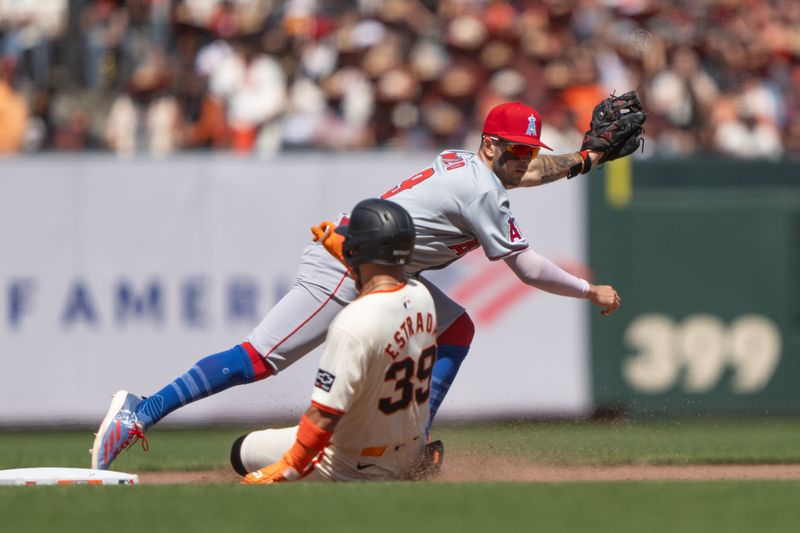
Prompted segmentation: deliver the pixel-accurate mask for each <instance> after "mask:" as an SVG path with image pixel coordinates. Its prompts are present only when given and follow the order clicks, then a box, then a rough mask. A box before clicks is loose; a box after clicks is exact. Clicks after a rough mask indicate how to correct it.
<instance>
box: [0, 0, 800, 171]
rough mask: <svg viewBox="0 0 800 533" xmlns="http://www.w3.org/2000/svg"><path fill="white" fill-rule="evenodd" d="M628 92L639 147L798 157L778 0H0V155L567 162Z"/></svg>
mask: <svg viewBox="0 0 800 533" xmlns="http://www.w3.org/2000/svg"><path fill="white" fill-rule="evenodd" d="M634 88H636V89H638V90H639V91H640V94H641V96H642V99H643V101H644V103H645V106H646V107H647V109H648V110H649V111H651V112H652V115H651V116H650V117H649V119H648V122H647V125H646V144H645V152H644V154H640V155H639V157H649V156H654V155H656V156H659V157H673V156H683V155H693V154H722V155H729V156H734V157H742V158H751V157H764V158H770V159H779V158H782V157H792V156H794V157H800V2H799V1H797V0H674V1H664V0H540V1H534V0H530V1H524V0H440V1H433V0H328V1H322V0H285V1H281V0H0V153H9V152H11V153H13V152H46V151H90V150H113V151H115V152H117V153H119V154H133V153H148V154H153V155H165V154H170V153H173V152H178V151H186V150H197V149H204V150H208V149H214V150H229V151H234V152H240V153H252V154H259V155H271V154H275V153H277V152H279V151H291V150H299V149H309V148H313V149H317V150H353V149H372V148H391V149H408V150H418V149H423V150H433V149H436V148H442V147H451V148H452V147H465V148H468V149H475V148H476V147H477V146H478V140H479V132H480V127H481V124H482V121H483V118H484V116H485V114H486V112H487V110H488V109H489V108H490V107H492V106H493V105H495V104H497V103H500V102H502V101H509V100H521V101H524V102H525V103H528V104H530V105H533V106H535V107H537V108H539V110H540V111H541V113H542V117H543V120H544V123H545V124H544V134H543V140H544V141H545V142H547V143H548V144H550V145H555V147H557V148H558V151H574V150H576V149H577V148H578V147H579V145H580V142H581V138H582V135H583V132H584V130H586V128H587V126H588V121H589V117H590V114H591V110H592V108H593V106H594V105H595V104H596V103H597V102H598V101H599V100H600V99H602V98H603V97H605V96H607V95H608V94H609V93H611V92H612V91H616V92H617V93H621V92H625V91H627V90H630V89H634Z"/></svg>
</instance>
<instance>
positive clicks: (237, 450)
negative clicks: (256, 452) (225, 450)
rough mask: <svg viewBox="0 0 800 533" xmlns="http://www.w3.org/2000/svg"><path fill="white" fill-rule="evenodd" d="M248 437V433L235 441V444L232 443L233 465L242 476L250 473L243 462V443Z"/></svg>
mask: <svg viewBox="0 0 800 533" xmlns="http://www.w3.org/2000/svg"><path fill="white" fill-rule="evenodd" d="M246 438H247V435H246V434H245V435H242V436H240V437H238V438H237V439H236V440H235V441H233V445H231V466H232V467H233V469H234V471H236V473H237V474H239V475H240V476H246V475H247V474H249V472H248V471H247V469H246V468H245V467H244V463H243V462H242V443H243V442H244V439H246Z"/></svg>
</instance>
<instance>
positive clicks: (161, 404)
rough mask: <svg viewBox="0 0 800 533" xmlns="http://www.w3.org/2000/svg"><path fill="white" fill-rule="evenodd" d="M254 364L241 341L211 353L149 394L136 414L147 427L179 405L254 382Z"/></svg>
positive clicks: (138, 407)
mask: <svg viewBox="0 0 800 533" xmlns="http://www.w3.org/2000/svg"><path fill="white" fill-rule="evenodd" d="M254 366H255V365H254V362H253V361H252V360H251V355H250V354H249V353H248V350H246V349H245V347H244V346H243V345H241V344H239V345H236V346H234V347H233V348H231V349H230V350H226V351H224V352H219V353H216V354H213V355H209V356H208V357H205V358H203V359H201V360H199V361H198V362H197V363H196V364H195V365H194V366H193V367H192V368H190V369H189V371H188V372H186V373H185V374H183V375H181V376H179V377H178V378H176V379H175V380H174V381H172V382H171V383H169V384H168V385H167V386H166V387H164V388H163V389H161V390H160V391H158V392H156V393H155V394H153V395H152V396H148V397H147V398H146V399H145V400H144V401H143V402H142V403H141V404H139V405H138V406H137V408H136V415H137V417H138V418H139V421H140V422H142V423H144V428H145V429H147V428H149V427H150V426H152V425H153V424H155V423H156V422H158V421H159V420H161V419H162V418H164V417H165V416H167V415H168V414H169V413H171V412H172V411H174V410H176V409H178V408H179V407H183V406H184V405H186V404H189V403H192V402H193V401H195V400H199V399H201V398H205V397H206V396H210V395H212V394H216V393H218V392H222V391H224V390H225V389H229V388H230V387H233V386H236V385H243V384H245V383H251V382H253V381H254V380H255V379H256V370H255V369H254ZM262 366H263V365H262ZM264 377H266V376H264Z"/></svg>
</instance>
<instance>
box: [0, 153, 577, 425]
mask: <svg viewBox="0 0 800 533" xmlns="http://www.w3.org/2000/svg"><path fill="white" fill-rule="evenodd" d="M432 157H433V154H428V155H419V154H414V155H408V154H405V155H404V154H363V155H336V156H326V155H312V156H300V155H298V156H286V157H282V158H279V159H273V160H256V159H237V158H233V157H220V156H197V157H181V158H175V159H169V160H152V159H147V160H120V159H116V158H113V157H106V156H98V157H86V156H82V157H66V156H65V157H56V156H53V157H36V158H31V159H26V158H18V159H9V160H0V250H2V260H0V424H37V423H74V422H79V423H95V422H96V421H97V420H98V419H99V418H100V417H101V416H102V414H103V412H104V411H105V408H106V405H107V401H108V399H109V395H110V394H111V393H113V392H114V391H116V390H117V389H120V388H126V389H128V390H131V391H134V392H137V393H140V394H150V393H152V392H154V391H155V390H157V389H158V388H159V387H160V386H162V385H164V384H166V382H168V381H169V380H171V379H172V378H174V377H175V376H177V375H179V374H181V373H182V372H184V371H185V370H186V369H188V368H189V366H191V365H192V364H193V363H194V362H195V361H196V360H197V359H199V358H200V357H202V356H204V355H206V354H209V353H213V352H216V351H219V350H222V349H227V348H228V347H230V346H232V345H233V344H235V343H237V342H240V341H241V340H242V339H243V338H244V337H245V336H246V334H247V333H248V332H249V331H250V329H251V328H252V327H253V326H254V325H255V324H256V323H257V322H258V321H259V320H260V318H261V316H262V314H263V313H264V312H265V311H266V310H267V309H269V307H270V306H271V305H272V304H273V303H274V302H275V301H276V300H277V299H278V298H279V297H280V295H281V294H283V293H284V292H285V291H286V290H287V288H288V287H289V286H290V284H291V282H292V280H293V276H294V273H295V269H296V263H297V258H298V257H299V254H300V251H301V250H302V248H303V247H304V245H305V244H306V243H307V241H308V237H309V231H308V228H309V226H311V225H312V224H315V223H318V222H319V221H321V220H323V219H325V218H331V217H334V216H336V214H337V213H338V212H340V211H342V210H346V209H349V208H350V207H351V206H352V205H353V204H354V203H355V202H357V201H358V200H360V199H362V198H364V197H367V196H374V195H378V194H380V193H382V192H383V191H385V190H387V189H388V188H390V187H391V186H393V185H394V184H396V183H397V182H399V181H402V180H403V179H405V178H407V177H408V176H410V175H412V174H413V173H415V172H416V171H417V170H419V169H420V168H424V167H425V166H427V165H428V164H429V163H430V161H431V159H432ZM584 187H585V185H584V181H582V180H571V181H566V180H563V181H562V182H559V183H556V184H553V185H550V186H547V187H544V188H540V189H532V190H522V191H513V192H511V193H510V196H511V202H512V209H513V211H514V214H515V215H516V217H517V222H518V224H519V227H520V229H521V231H522V232H523V234H524V235H525V236H526V237H527V238H528V239H529V240H530V241H531V242H532V243H533V245H534V248H535V249H536V250H537V251H539V252H541V253H543V254H545V255H547V256H548V257H550V258H552V259H553V260H555V261H556V262H559V263H560V264H562V265H563V266H566V267H568V268H570V269H574V270H575V271H578V272H581V271H582V269H583V267H582V265H583V264H584V249H585V242H584V234H583V228H584V220H583V216H584V215H583V212H584V203H583V202H584ZM430 277H431V278H432V279H435V281H436V282H437V283H439V284H440V286H441V287H442V288H444V289H445V290H446V291H447V292H448V293H449V294H450V295H451V296H453V297H454V298H456V299H457V300H459V301H460V302H461V303H462V304H464V305H465V306H466V307H467V308H468V310H469V311H470V313H471V315H472V316H473V319H474V320H475V322H476V323H477V326H478V333H477V335H476V340H475V343H474V345H473V350H472V353H471V355H470V356H469V358H468V359H467V361H466V362H465V364H464V367H463V368H462V371H461V373H460V374H459V377H458V380H457V382H456V384H455V386H454V387H453V389H452V390H451V393H450V396H449V397H448V399H447V401H446V403H445V406H444V407H443V409H442V415H443V416H445V417H467V416H469V417H475V416H479V417H495V416H512V415H527V416H537V415H581V414H585V413H587V412H588V411H589V409H590V407H591V403H592V402H591V399H590V379H589V372H588V320H587V315H586V312H587V307H586V306H587V304H586V303H584V302H580V301H577V300H572V299H568V298H559V297H556V296H552V295H548V294H543V293H541V292H538V291H535V290H532V289H528V288H526V287H525V286H523V285H521V284H520V283H519V282H518V281H517V280H516V278H515V277H514V276H513V274H512V273H511V272H510V270H508V269H507V268H506V267H505V265H504V264H503V263H490V262H489V261H487V260H486V259H485V257H484V256H483V253H482V251H480V250H478V251H474V252H472V253H471V254H470V255H468V256H467V257H465V258H464V259H462V260H461V261H459V262H458V263H456V264H454V265H452V266H450V267H448V268H447V269H445V270H444V271H441V272H436V273H433V274H431V276H430ZM318 356H319V353H318V352H315V353H314V354H312V355H311V356H309V357H306V358H305V359H304V360H303V361H301V362H300V363H298V364H297V365H295V366H294V367H292V368H290V369H289V370H287V371H286V372H284V373H282V374H281V375H279V376H277V377H275V378H272V379H269V380H266V381H264V382H260V383H257V384H254V385H250V386H246V387H238V388H235V389H232V390H229V391H226V392H225V393H223V394H220V395H217V396H215V397H213V398H209V399H206V400H204V401H202V402H198V403H196V404H194V405H191V406H188V407H187V408H184V409H182V410H181V411H180V412H178V413H176V414H175V415H173V416H172V417H170V420H172V421H176V422H179V421H184V422H196V421H221V420H237V421H240V420H248V419H251V420H252V419H274V418H292V417H295V416H297V415H298V414H299V413H300V412H301V411H302V409H303V408H304V407H305V406H306V405H307V402H308V397H309V395H310V391H311V385H312V376H313V373H314V369H315V365H316V361H317V360H318Z"/></svg>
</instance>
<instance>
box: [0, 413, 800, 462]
mask: <svg viewBox="0 0 800 533" xmlns="http://www.w3.org/2000/svg"><path fill="white" fill-rule="evenodd" d="M246 431H247V430H246V429H243V428H210V429H180V430H176V429H162V428H154V429H153V430H152V431H151V432H149V433H148V436H149V439H150V452H149V453H144V452H142V451H141V449H140V448H139V445H138V444H137V445H135V446H134V448H133V449H132V450H129V451H127V452H124V453H123V454H122V455H121V456H120V458H119V459H118V460H117V462H115V463H114V464H115V468H117V469H119V470H123V471H144V470H207V469H212V468H222V467H226V466H227V465H228V451H229V449H230V444H231V442H233V440H234V439H235V438H236V437H237V436H239V435H240V434H242V433H244V432H246ZM433 437H434V438H441V439H443V440H444V442H445V445H446V447H447V449H453V450H455V449H457V450H460V451H465V452H469V453H476V454H481V453H495V454H503V455H512V456H515V457H518V458H520V459H523V460H528V461H532V462H538V463H549V464H564V465H570V464H576V465H577V464H580V465H586V464H598V465H612V464H640V463H651V464H686V463H710V464H725V463H730V464H732V463H761V464H765V463H771V464H775V463H800V420H752V421H731V420H713V421H710V420H706V421H689V422H687V421H683V422H648V423H643V422H637V423H613V424H608V423H588V422H581V423H568V422H560V423H530V422H525V423H522V422H520V423H503V424H481V425H475V424H469V425H466V424H463V425H462V424H455V425H454V424H442V425H439V426H437V427H436V428H435V429H434V433H433ZM92 440H93V435H92V431H91V430H83V431H74V430H71V431H24V432H14V431H3V432H1V433H0V468H21V467H26V466H27V467H34V466H69V467H88V466H89V453H88V450H89V448H90V447H91V445H92Z"/></svg>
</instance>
